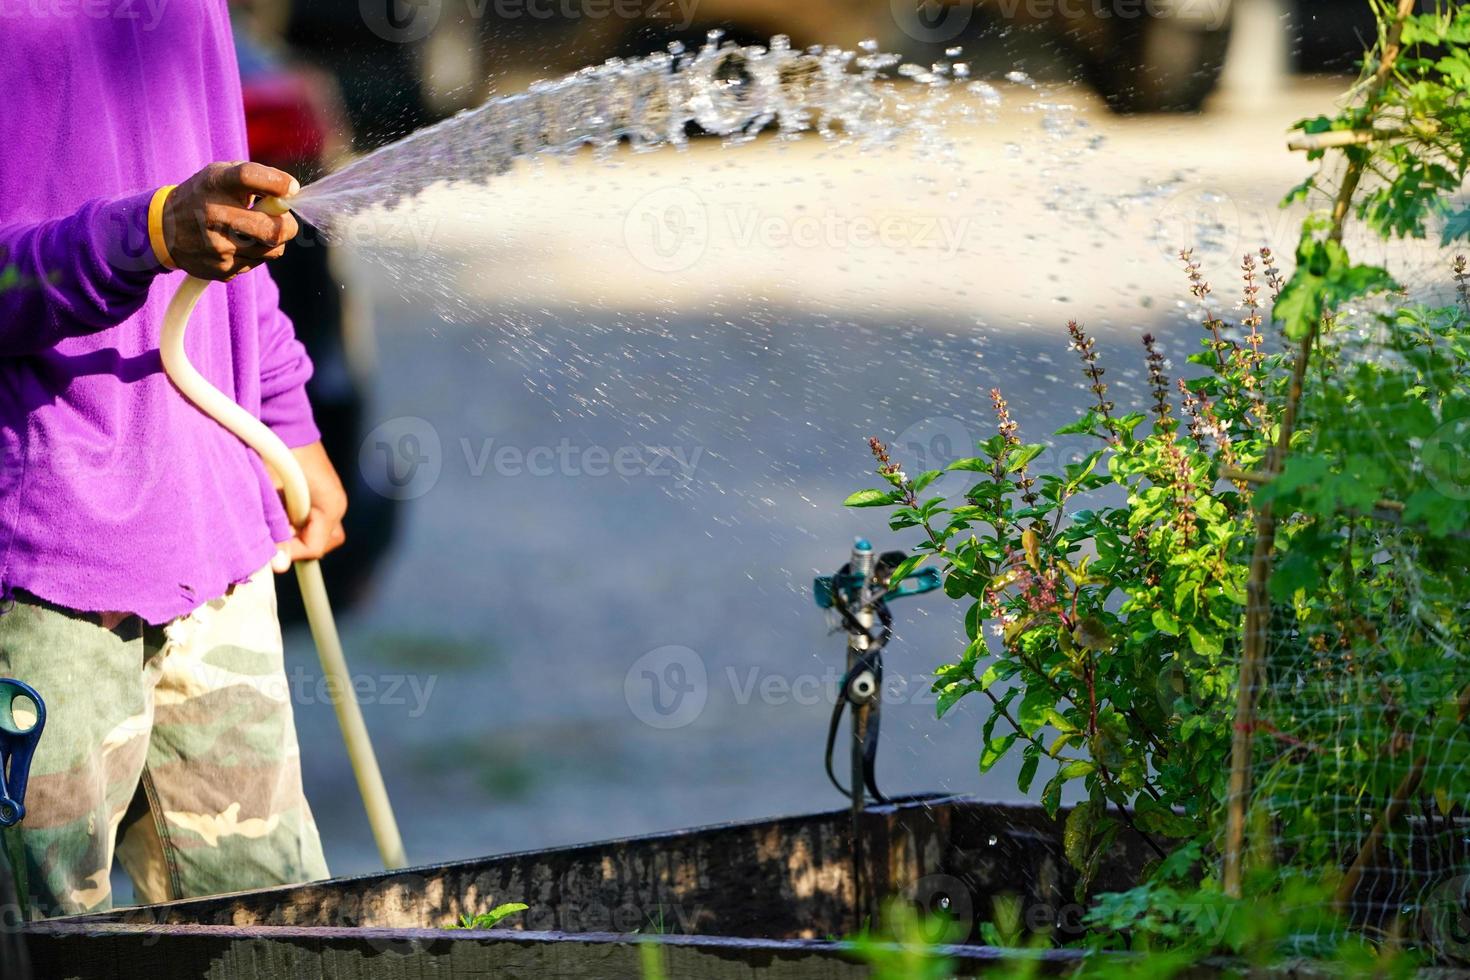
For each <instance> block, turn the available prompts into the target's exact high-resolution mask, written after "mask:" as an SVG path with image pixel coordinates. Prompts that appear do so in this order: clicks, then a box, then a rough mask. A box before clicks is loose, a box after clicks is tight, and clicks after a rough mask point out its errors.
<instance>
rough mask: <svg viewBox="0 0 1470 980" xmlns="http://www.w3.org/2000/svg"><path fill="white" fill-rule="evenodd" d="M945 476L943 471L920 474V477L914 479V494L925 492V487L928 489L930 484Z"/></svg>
mask: <svg viewBox="0 0 1470 980" xmlns="http://www.w3.org/2000/svg"><path fill="white" fill-rule="evenodd" d="M943 475H944V471H943V470H925V471H924V472H923V473H920V474H919V475H918V476H916V477H914V487H913V489H914V493H918V492H919V491H921V490H923V489H924V488H925V487H927V486H928V485H929V484H931V483H933V482H934V481H935V480H937V479H939V478H940V477H941V476H943Z"/></svg>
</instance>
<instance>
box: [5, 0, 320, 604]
mask: <svg viewBox="0 0 1470 980" xmlns="http://www.w3.org/2000/svg"><path fill="white" fill-rule="evenodd" d="M90 9H91V8H89V7H88V6H87V5H85V4H80V5H71V6H68V7H66V8H63V7H59V6H56V5H51V6H49V7H48V6H46V5H40V6H37V5H31V6H24V7H19V8H17V9H16V11H15V12H14V16H12V17H9V18H7V19H6V22H5V28H4V35H5V42H6V52H5V57H4V58H3V59H0V91H4V92H5V93H6V109H5V112H4V114H3V116H0V119H3V122H0V127H3V132H4V135H5V137H6V138H5V139H3V140H0V588H3V590H4V591H6V592H10V591H13V590H16V589H23V590H25V591H27V592H30V593H32V594H35V595H38V596H40V597H42V598H45V599H48V600H50V601H52V602H56V603H59V604H61V605H63V606H68V607H71V608H74V609H82V610H91V611H126V612H135V613H138V614H140V615H141V616H143V618H145V619H146V620H148V621H149V622H153V623H161V622H166V621H167V620H169V619H172V618H174V617H176V616H179V615H182V614H184V613H186V612H188V611H189V610H191V609H193V608H195V607H196V606H198V605H199V604H201V603H203V602H206V601H208V600H209V599H211V598H214V597H216V596H219V595H221V594H223V593H224V591H225V590H226V589H227V588H228V587H229V586H230V584H232V583H234V582H237V581H240V580H243V579H244V578H246V577H247V576H249V575H250V574H251V573H252V572H254V571H256V570H257V569H259V568H260V567H261V566H263V565H264V564H265V563H266V562H267V561H268V560H269V559H270V556H271V555H272V553H273V552H274V547H275V546H274V542H275V541H280V540H284V539H285V538H286V537H287V536H288V535H289V527H288V526H287V524H286V521H285V516H284V514H283V513H282V510H281V505H280V501H279V499H278V497H277V495H276V493H275V491H274V489H273V488H272V487H271V484H270V480H269V478H268V477H267V475H266V472H265V469H264V467H263V466H262V465H261V464H260V462H259V460H258V459H256V458H255V456H254V454H252V453H251V452H250V451H249V450H247V449H246V448H245V447H244V446H243V445H242V444H241V443H240V442H239V441H238V440H236V439H235V438H234V437H233V436H231V435H230V434H228V433H227V432H225V431H224V430H223V429H221V428H220V427H219V426H218V425H217V424H216V423H215V422H213V421H212V420H210V419H208V418H205V417H204V416H203V415H202V414H200V412H199V411H198V410H197V409H195V408H194V407H193V406H192V405H190V404H189V403H187V402H185V401H184V400H183V398H182V397H181V396H180V395H179V393H178V392H177V391H176V390H175V389H174V388H173V386H172V385H171V384H170V383H169V381H168V379H167V378H166V377H165V376H164V374H163V371H162V365H161V362H160V360H159V356H158V338H159V332H160V329H161V327H162V321H163V312H164V308H165V307H166V306H167V304H168V300H169V298H170V297H171V296H172V295H173V292H174V290H175V289H177V287H178V284H179V282H180V281H181V274H180V273H168V272H165V271H163V270H162V268H161V267H160V266H159V265H158V263H157V261H156V259H155V258H154V256H153V253H152V249H151V248H150V247H149V245H148V236H147V205H148V200H149V198H150V197H151V195H152V192H153V191H154V189H156V188H157V187H159V186H160V185H162V184H174V183H179V182H180V181H182V180H183V179H185V178H186V177H188V176H189V175H191V174H193V173H194V172H196V171H197V170H199V169H200V168H201V167H203V166H204V165H206V164H208V163H211V162H213V161H217V160H243V159H245V158H246V157H247V152H246V147H245V123H244V115H243V111H242V109H241V104H240V85H239V73H238V70H237V68H236V65H235V56H234V50H233V46H232V44H231V38H230V33H229V31H230V28H229V18H228V13H227V10H226V7H225V2H224V0H175V2H173V3H170V4H169V5H168V7H167V10H166V12H165V15H164V16H159V17H156V18H152V17H150V16H148V14H147V8H143V7H141V6H140V16H139V17H138V18H134V19H128V18H121V17H112V16H107V17H94V16H90V15H89V14H88V11H89V10H90ZM109 13H110V11H109ZM187 349H188V354H189V358H190V360H191V361H193V362H194V364H195V366H196V367H197V368H198V369H199V370H200V372H201V373H203V374H204V376H205V377H206V378H208V379H209V380H210V381H211V382H212V383H213V384H214V385H215V386H216V387H218V388H220V389H221V390H222V391H224V392H225V393H226V394H228V395H229V396H230V397H232V398H234V399H235V401H237V402H238V403H239V404H241V405H243V406H244V407H245V408H246V409H248V410H249V411H251V412H254V413H255V414H257V415H258V416H259V417H260V418H262V419H263V420H264V421H265V422H266V424H268V425H269V426H271V427H272V428H273V429H274V430H275V431H276V432H277V433H278V434H280V435H281V436H282V438H284V439H285V440H286V441H287V443H288V444H290V445H293V446H299V445H304V444H306V443H309V442H312V441H314V440H315V439H316V438H317V437H318V436H317V430H316V427H315V425H314V424H313V422H312V419H311V410H310V407H309V406H308V404H307V401H306V395H305V391H304V387H303V386H304V384H305V382H306V380H307V379H308V378H309V377H310V375H311V363H310V361H309V360H308V359H307V357H306V353H305V351H304V349H303V348H302V346H301V344H300V343H299V342H298V341H297V340H296V338H295V336H294V333H293V331H292V328H291V324H290V323H289V321H288V320H287V319H286V317H285V316H283V315H282V314H281V312H280V309H279V307H278V305H277V293H276V289H275V286H274V284H273V283H272V282H271V280H270V277H269V275H268V273H267V272H266V271H265V270H264V269H256V270H254V271H252V272H250V273H247V274H245V275H243V276H239V277H237V278H236V279H234V280H232V281H231V282H229V283H224V284H215V285H212V286H210V288H209V289H208V290H206V291H205V294H204V296H203V298H202V299H201V301H200V303H199V306H198V308H197V309H196V311H195V313H194V316H193V318H192V320H191V323H190V329H189V334H188V338H187Z"/></svg>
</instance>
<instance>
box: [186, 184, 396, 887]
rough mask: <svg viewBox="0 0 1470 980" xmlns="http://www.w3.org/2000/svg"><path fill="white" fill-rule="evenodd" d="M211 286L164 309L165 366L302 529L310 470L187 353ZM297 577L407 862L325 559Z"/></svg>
mask: <svg viewBox="0 0 1470 980" xmlns="http://www.w3.org/2000/svg"><path fill="white" fill-rule="evenodd" d="M262 203H263V204H264V203H266V202H262ZM269 204H271V205H275V207H270V206H267V207H263V208H262V210H267V211H272V212H274V213H281V211H283V210H284V206H282V205H280V204H279V203H278V202H275V201H270V202H269ZM258 206H259V205H258ZM276 208H280V210H276ZM208 285H209V283H208V282H206V281H205V280H203V279H196V278H194V277H193V276H189V277H186V278H185V279H184V283H183V285H181V286H180V287H179V291H178V292H177V293H175V294H174V297H173V299H172V300H171V301H170V302H169V304H168V310H167V311H166V312H165V313H164V315H163V334H162V336H161V337H160V338H159V342H158V346H159V351H160V353H161V354H162V355H163V371H164V373H165V374H166V375H168V378H169V380H170V381H172V382H173V383H174V386H175V387H177V388H178V389H179V392H180V393H181V394H183V396H184V397H185V398H187V399H189V401H191V402H193V403H194V404H195V405H196V406H197V407H198V408H199V410H200V411H202V412H203V413H204V414H205V415H208V416H209V417H210V418H212V419H214V420H215V421H216V422H218V423H219V424H220V425H222V426H224V427H225V428H226V429H228V430H229V431H230V432H232V433H234V434H235V435H236V436H238V437H239V438H240V441H241V442H243V443H245V445H247V446H249V447H250V448H251V449H253V450H255V451H256V452H257V453H259V454H260V458H261V459H262V460H264V461H265V465H266V466H267V467H269V468H270V469H271V471H272V472H274V473H275V475H276V478H277V479H279V480H280V481H281V486H282V488H283V492H284V496H285V502H286V516H287V517H289V518H290V520H291V524H292V525H293V526H295V527H298V528H299V527H301V526H302V525H303V524H305V523H306V519H307V516H308V515H309V514H310V513H311V491H310V490H309V489H308V487H307V484H306V474H305V472H303V471H302V469H301V464H300V463H298V462H297V461H296V457H295V455H293V454H292V452H291V450H290V449H289V448H287V446H286V444H285V443H284V442H282V441H281V439H280V437H279V436H277V435H276V434H275V433H274V432H272V431H271V430H270V429H269V428H268V427H267V426H266V425H265V423H263V422H261V421H260V419H258V418H256V417H255V416H253V415H251V414H250V413H249V412H247V411H246V410H245V409H243V408H241V407H240V406H239V405H237V404H235V403H234V402H233V401H232V400H230V398H229V397H228V396H226V395H225V393H224V392H222V391H220V390H219V389H218V388H216V387H214V385H212V384H210V383H209V382H208V381H206V380H205V378H204V376H203V375H202V374H200V373H199V372H198V371H196V370H195V369H194V365H192V364H190V363H189V358H188V357H187V356H186V355H185V353H184V331H185V329H186V328H187V327H188V325H189V314H190V313H192V312H194V306H195V304H196V303H198V302H199V297H200V296H202V295H203V294H204V290H205V288H206V287H207V286H208ZM296 580H297V582H298V583H299V584H300V586H301V598H302V602H303V603H304V604H305V606H306V621H307V622H308V623H309V624H310V625H311V636H312V639H313V640H314V641H315V642H316V649H317V654H318V655H319V656H320V657H321V662H322V674H323V676H324V678H325V680H326V683H327V689H328V691H329V695H328V696H329V697H330V698H331V700H332V706H333V707H334V708H335V709H336V711H337V723H338V724H339V725H341V727H342V740H343V741H344V742H346V743H347V757H348V758H349V759H350V760H351V762H352V771H353V774H354V775H356V777H357V788H358V791H359V792H360V793H361V794H362V802H363V806H364V807H365V808H366V809H367V816H368V823H369V824H371V826H372V830H373V837H374V839H375V840H376V841H377V843H378V853H379V854H380V855H382V858H383V865H384V867H387V868H402V867H406V866H407V865H408V858H407V857H406V856H405V855H404V852H403V838H402V837H401V836H400V835H399V833H398V821H397V820H396V819H395V818H394V816H393V807H392V805H391V804H390V803H389V802H388V790H387V788H386V787H385V786H384V785H383V774H382V772H381V771H380V770H379V769H378V759H377V756H376V755H374V754H373V745H372V741H371V740H370V739H369V738H368V731H367V725H365V724H364V723H363V720H362V707H361V706H360V705H359V704H358V703H357V696H356V693H355V692H354V690H353V687H352V678H351V675H350V674H349V672H348V670H347V658H346V657H345V656H344V655H343V653H342V640H341V638H340V637H339V636H338V635H337V622H336V620H335V619H334V618H333V616H332V606H331V603H329V602H328V601H327V588H326V585H325V583H324V582H323V581H322V568H321V564H320V563H319V562H317V561H315V560H310V561H298V562H297V563H296Z"/></svg>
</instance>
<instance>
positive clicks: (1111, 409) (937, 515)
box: [848, 250, 1286, 875]
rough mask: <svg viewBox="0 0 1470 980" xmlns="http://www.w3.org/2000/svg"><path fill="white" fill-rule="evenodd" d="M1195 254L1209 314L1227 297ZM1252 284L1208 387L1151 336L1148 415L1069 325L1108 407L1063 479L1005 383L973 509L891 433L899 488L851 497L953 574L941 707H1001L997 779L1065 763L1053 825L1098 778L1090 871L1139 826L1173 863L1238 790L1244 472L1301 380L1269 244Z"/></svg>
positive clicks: (884, 465) (1074, 431)
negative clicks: (954, 612) (954, 607)
mask: <svg viewBox="0 0 1470 980" xmlns="http://www.w3.org/2000/svg"><path fill="white" fill-rule="evenodd" d="M1181 259H1182V261H1183V264H1184V269H1185V272H1186V274H1187V276H1188V278H1189V282H1190V289H1191V291H1192V292H1193V294H1194V295H1195V296H1196V297H1197V298H1198V299H1199V300H1200V301H1201V302H1202V303H1208V302H1209V297H1210V296H1211V287H1210V285H1209V284H1208V283H1207V282H1205V281H1204V279H1203V278H1202V276H1201V275H1200V273H1199V268H1198V266H1197V265H1196V264H1195V263H1194V262H1193V261H1192V260H1191V258H1190V255H1189V253H1187V252H1186V253H1183V254H1182V256H1181ZM1242 276H1243V280H1244V293H1243V304H1244V307H1245V309H1246V310H1247V311H1248V312H1247V315H1246V316H1245V317H1244V319H1243V321H1242V322H1241V323H1240V324H1239V325H1238V326H1237V327H1236V328H1234V329H1232V328H1231V327H1229V326H1228V325H1227V324H1226V323H1225V322H1224V320H1223V319H1221V318H1220V316H1219V315H1217V314H1215V313H1213V312H1207V313H1206V315H1205V317H1204V320H1203V328H1204V337H1203V339H1202V340H1201V343H1200V353H1199V354H1197V355H1195V356H1193V357H1191V358H1190V360H1191V362H1192V363H1193V364H1194V365H1195V366H1196V368H1197V369H1198V370H1199V371H1202V372H1203V373H1202V374H1199V375H1198V376H1196V377H1194V378H1192V379H1190V380H1185V379H1182V378H1180V379H1172V378H1170V377H1169V366H1168V364H1167V362H1166V360H1165V358H1164V355H1163V354H1162V352H1161V351H1160V349H1159V346H1158V344H1157V342H1156V340H1155V339H1154V338H1153V337H1152V336H1149V335H1145V336H1144V338H1143V345H1144V352H1143V353H1144V363H1145V366H1146V368H1147V371H1148V376H1149V383H1150V389H1151V394H1152V399H1151V402H1150V404H1148V405H1143V406H1138V407H1137V410H1123V409H1120V408H1119V407H1118V406H1117V405H1116V404H1115V403H1114V402H1113V401H1112V400H1111V397H1110V389H1109V386H1108V384H1107V382H1106V380H1105V371H1106V368H1105V367H1104V366H1103V363H1102V358H1101V356H1100V354H1099V351H1098V345H1097V341H1096V340H1095V339H1094V338H1093V337H1091V336H1090V335H1088V334H1087V333H1086V331H1085V330H1084V329H1083V328H1082V327H1081V326H1080V325H1079V324H1077V323H1076V322H1072V323H1069V324H1068V326H1067V330H1068V334H1069V336H1070V339H1071V348H1072V350H1073V351H1074V352H1075V354H1076V355H1077V357H1078V359H1079V362H1080V366H1081V374H1082V378H1083V380H1084V383H1085V384H1086V386H1087V388H1088V390H1089V391H1090V393H1091V398H1092V402H1093V404H1092V407H1091V408H1089V409H1088V411H1087V412H1086V413H1085V414H1083V415H1082V416H1081V417H1080V418H1079V419H1077V420H1076V421H1075V422H1073V423H1071V424H1069V425H1066V426H1063V427H1062V428H1061V429H1059V430H1058V431H1057V432H1056V435H1057V436H1059V437H1062V438H1072V439H1075V440H1077V441H1080V443H1081V445H1080V450H1079V455H1080V457H1081V458H1080V459H1079V460H1078V461H1077V462H1073V463H1069V464H1067V465H1066V466H1064V467H1063V468H1062V469H1061V471H1060V472H1057V473H1035V472H1033V470H1032V463H1033V461H1034V460H1036V459H1037V458H1038V457H1039V456H1040V455H1041V453H1042V452H1043V451H1044V449H1045V446H1044V445H1043V444H1041V443H1028V442H1025V441H1023V440H1022V438H1021V434H1020V427H1019V425H1018V423H1016V422H1015V421H1014V420H1013V419H1012V418H1011V416H1010V411H1009V406H1008V405H1007V403H1006V400H1005V398H1004V396H1003V395H1002V393H1001V392H1000V391H999V390H998V389H997V390H993V391H992V392H991V402H992V407H993V409H994V412H995V416H996V422H997V431H996V434H995V435H994V436H992V437H991V438H989V439H987V440H985V441H983V442H981V443H980V444H979V450H980V454H979V455H978V456H975V457H971V458H966V459H960V460H956V461H955V462H954V463H952V464H950V466H949V469H950V470H952V471H962V472H973V473H976V474H977V475H978V477H979V479H978V481H977V482H976V483H975V484H974V485H973V486H971V487H970V489H969V490H968V491H966V493H965V495H964V499H963V500H962V501H958V502H950V501H947V500H945V499H944V498H942V497H931V498H929V499H926V500H921V499H920V498H921V495H922V494H923V492H924V490H925V489H926V488H927V487H928V486H929V485H931V484H932V483H933V482H934V481H935V480H936V479H938V477H939V476H940V475H941V473H940V472H939V471H930V472H926V473H920V474H916V475H915V476H913V477H910V476H909V475H908V474H906V473H904V472H903V471H902V469H900V467H899V466H898V464H896V463H894V462H893V461H892V460H891V459H889V457H888V452H887V449H886V447H884V446H883V444H882V443H881V442H879V441H877V440H873V442H872V443H871V447H870V448H871V449H872V451H873V453H874V455H875V457H876V458H877V461H878V472H879V473H880V475H882V476H883V477H884V478H885V479H886V480H887V482H888V483H889V489H887V490H869V491H862V492H859V493H858V494H854V495H853V496H852V497H850V498H849V499H848V503H849V505H851V506H886V507H889V508H891V515H890V521H889V524H890V527H892V528H893V529H894V530H902V529H905V528H911V527H917V528H921V529H922V530H923V532H924V540H923V541H922V542H921V543H920V544H919V546H918V549H917V554H916V556H915V560H923V559H927V558H936V559H938V560H939V561H941V562H942V563H943V565H944V568H945V571H946V577H945V591H946V592H947V594H948V595H950V596H951V597H952V598H956V599H960V600H962V601H963V602H964V603H965V604H966V612H965V625H966V632H967V634H968V636H969V638H970V643H969V646H968V647H967V648H966V650H965V652H964V654H963V655H962V656H961V657H960V658H959V660H957V661H956V662H953V663H949V664H945V665H943V666H941V667H940V668H939V669H938V671H937V672H936V681H935V691H936V692H937V694H938V697H939V701H938V704H939V712H940V714H941V715H942V714H944V713H945V712H947V711H948V710H949V709H950V708H952V707H953V706H954V705H955V704H956V703H957V702H958V701H959V700H960V699H961V698H964V697H969V696H972V695H977V694H978V695H980V696H983V697H985V698H986V699H987V700H988V701H989V702H990V705H991V712H990V715H989V718H988V719H987V721H986V722H985V725H984V728H983V730H982V742H983V744H982V747H981V754H980V769H981V771H982V772H983V771H987V770H989V769H990V768H991V767H993V766H994V765H995V763H996V762H998V761H999V760H1000V759H1001V758H1003V757H1004V756H1005V755H1006V754H1007V753H1009V752H1012V751H1019V752H1020V753H1021V755H1022V764H1021V768H1020V774H1019V780H1018V782H1019V787H1020V789H1021V790H1022V791H1023V792H1028V791H1030V789H1031V788H1032V786H1033V785H1034V784H1035V781H1036V779H1037V776H1038V773H1039V772H1040V771H1041V766H1042V765H1043V764H1046V765H1047V766H1048V767H1050V768H1049V774H1048V776H1047V778H1046V780H1045V783H1044V785H1043V787H1042V790H1041V801H1042V803H1043V805H1044V806H1045V807H1046V808H1047V810H1048V811H1049V812H1051V813H1055V812H1056V811H1057V809H1058V808H1059V807H1060V805H1061V793H1062V788H1063V786H1064V785H1065V784H1066V783H1068V782H1070V781H1079V782H1081V783H1082V784H1083V785H1084V786H1085V788H1086V790H1087V796H1088V799H1087V802H1086V803H1084V804H1083V805H1082V806H1080V807H1078V808H1076V809H1075V810H1074V811H1073V813H1072V815H1071V817H1070V818H1069V820H1068V826H1067V851H1068V856H1069V857H1070V858H1072V859H1073V861H1074V863H1076V864H1077V866H1078V867H1079V868H1081V869H1083V870H1084V872H1087V873H1088V874H1089V875H1090V873H1091V872H1092V871H1095V869H1096V867H1097V863H1098V862H1099V861H1100V860H1101V856H1102V854H1104V853H1105V852H1106V849H1107V848H1108V846H1109V845H1110V844H1111V843H1112V841H1113V839H1114V838H1115V836H1116V834H1117V833H1118V831H1119V828H1120V826H1122V825H1123V824H1129V825H1132V826H1133V827H1134V828H1135V829H1136V830H1138V831H1139V832H1140V833H1143V834H1145V835H1147V836H1148V837H1149V839H1150V840H1151V841H1153V842H1154V846H1155V847H1156V848H1157V850H1158V852H1159V855H1160V856H1161V857H1162V856H1163V854H1164V853H1165V850H1164V847H1163V845H1162V844H1160V843H1159V840H1158V839H1159V838H1181V837H1192V836H1196V835H1200V834H1204V833H1207V832H1208V830H1209V828H1210V822H1211V820H1212V819H1213V818H1214V817H1215V816H1216V815H1217V814H1218V812H1219V810H1218V804H1219V802H1220V801H1221V800H1222V799H1223V796H1224V782H1223V772H1224V768H1225V765H1224V764H1225V759H1226V755H1227V753H1228V750H1229V744H1230V739H1229V718H1228V710H1227V705H1228V700H1229V697H1230V695H1231V692H1232V690H1233V681H1234V672H1233V667H1232V664H1233V663H1234V661H1235V660H1236V659H1237V657H1238V654H1237V653H1236V650H1235V648H1236V644H1237V643H1238V636H1239V633H1240V626H1241V618H1242V613H1243V609H1244V606H1245V578H1246V570H1245V565H1244V557H1245V556H1246V555H1247V554H1248V541H1249V535H1250V526H1251V525H1250V495H1249V493H1246V492H1244V490H1243V486H1244V484H1243V483H1241V482H1239V481H1237V482H1231V481H1229V480H1226V479H1224V477H1225V475H1226V474H1227V473H1229V472H1232V471H1235V470H1239V469H1241V468H1243V467H1250V466H1253V465H1256V464H1257V463H1259V461H1260V460H1261V459H1262V458H1263V456H1264V455H1265V453H1266V449H1267V445H1268V441H1267V439H1268V436H1267V434H1268V433H1269V432H1270V431H1271V429H1272V427H1273V426H1274V425H1275V424H1276V416H1277V413H1278V411H1279V404H1280V401H1281V398H1282V395H1283V392H1284V390H1285V384H1286V378H1285V373H1284V371H1283V366H1284V365H1285V363H1286V355H1285V354H1284V352H1281V351H1279V350H1278V351H1276V352H1268V350H1267V340H1266V337H1265V335H1264V334H1263V333H1262V330H1261V328H1262V326H1263V324H1264V322H1265V312H1266V310H1265V308H1264V307H1263V299H1262V297H1261V295H1260V294H1261V289H1262V277H1263V276H1264V280H1265V284H1266V285H1267V288H1269V289H1271V290H1272V292H1273V293H1274V292H1275V291H1276V290H1278V289H1279V288H1280V286H1281V282H1282V280H1281V277H1280V273H1279V271H1278V270H1277V268H1276V266H1275V261H1274V257H1273V256H1272V255H1271V253H1270V251H1269V250H1263V251H1262V252H1261V253H1260V255H1259V256H1256V255H1248V256H1246V257H1245V258H1244V260H1243V261H1242ZM1176 399H1177V400H1178V404H1177V405H1176ZM992 643H994V644H995V645H996V646H997V647H998V650H995V651H992V647H991V644H992Z"/></svg>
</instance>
